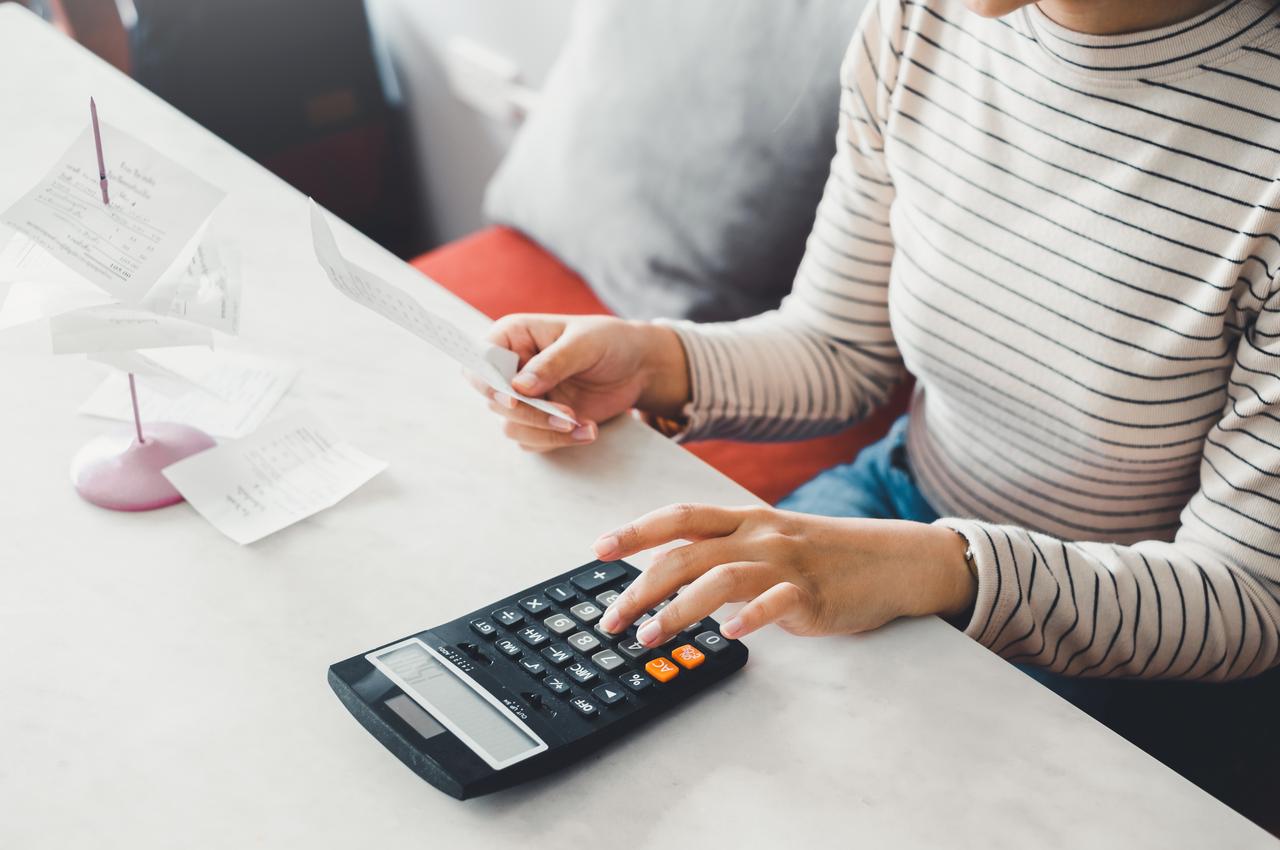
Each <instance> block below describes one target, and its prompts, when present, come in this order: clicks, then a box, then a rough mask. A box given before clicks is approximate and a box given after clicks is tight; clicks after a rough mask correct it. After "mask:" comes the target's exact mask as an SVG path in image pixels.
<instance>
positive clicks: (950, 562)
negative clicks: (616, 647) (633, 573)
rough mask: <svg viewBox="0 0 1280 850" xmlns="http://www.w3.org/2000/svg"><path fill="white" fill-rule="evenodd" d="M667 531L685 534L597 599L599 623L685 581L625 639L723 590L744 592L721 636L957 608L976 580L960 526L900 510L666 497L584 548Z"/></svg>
mask: <svg viewBox="0 0 1280 850" xmlns="http://www.w3.org/2000/svg"><path fill="white" fill-rule="evenodd" d="M676 540H688V541H692V542H689V543H687V544H685V545H682V546H677V547H675V548H673V549H670V550H668V551H665V552H662V553H660V554H659V555H657V556H656V557H655V558H654V560H653V563H652V564H651V565H650V566H649V568H648V569H647V570H645V571H644V573H643V574H642V575H641V576H640V577H639V578H637V579H636V580H635V582H634V583H633V584H632V585H631V586H630V587H628V588H627V589H626V590H624V591H623V592H622V594H621V595H620V596H619V597H618V598H617V600H615V601H614V603H613V604H612V605H610V606H609V609H608V610H607V611H606V612H605V614H604V616H603V617H602V618H601V620H600V627H601V628H603V629H605V630H606V631H609V632H613V633H615V634H617V633H619V632H621V631H623V630H625V629H626V628H627V627H628V626H629V625H630V624H631V623H632V622H634V621H635V619H636V618H637V617H639V616H640V615H642V614H644V613H645V612H647V611H649V610H650V609H651V608H653V607H654V606H655V605H657V604H658V603H659V602H660V601H662V600H663V599H666V598H668V597H670V596H671V595H672V594H673V593H675V592H676V591H677V590H678V589H679V588H681V587H685V586H686V585H687V587H685V590H684V591H683V592H681V593H680V594H679V595H678V596H676V598H675V599H674V600H672V602H671V604H669V605H667V606H666V607H665V608H663V609H662V611H661V612H659V613H658V615H657V616H655V617H654V618H653V619H651V620H648V621H647V622H645V623H644V624H643V625H642V626H641V627H640V629H639V631H638V633H637V635H636V639H637V640H639V641H640V642H641V643H643V644H644V645H645V646H649V647H654V646H659V645H661V644H662V643H665V642H666V641H667V640H669V639H670V638H671V637H672V636H673V635H675V634H677V633H679V632H680V631H681V630H682V629H684V628H685V627H687V626H688V625H690V624H692V623H695V622H697V621H698V620H701V619H702V618H704V617H706V616H708V615H710V614H711V613H712V612H714V611H715V610H716V609H717V608H719V607H720V606H721V605H723V604H724V603H726V602H747V604H746V605H745V606H743V608H742V610H741V611H739V612H738V614H737V616H735V617H733V618H732V619H731V620H729V621H728V622H726V623H725V624H724V625H723V626H722V627H721V630H720V631H721V633H722V634H723V635H724V636H725V637H727V638H740V637H742V636H743V635H746V634H750V633H751V632H753V631H755V630H756V629H759V628H760V627H761V626H764V625H767V624H768V623H777V624H778V625H779V626H781V627H782V628H783V629H785V630H786V631H788V632H791V633H792V634H797V635H824V634H842V633H846V634H847V633H854V632H864V631H869V630H871V629H875V628H879V627H880V626H882V625H884V624H885V623H887V622H889V621H890V620H893V619H895V618H897V617H906V616H921V615H925V614H941V615H943V616H957V615H959V614H961V613H963V612H964V611H966V610H967V609H968V608H969V607H970V606H971V605H972V604H973V600H974V596H975V594H976V592H977V582H976V580H975V579H974V578H973V576H972V574H971V573H970V571H969V569H968V565H967V564H966V563H965V558H964V551H965V541H964V539H963V538H962V537H961V536H960V535H958V534H956V533H955V532H954V531H952V530H951V529H949V528H946V527H944V526H937V525H925V524H923V523H918V522H907V521H904V520H876V519H849V518H835V517H821V516H811V515H809V514H798V513H792V512H790V511H782V510H778V509H776V508H761V507H748V508H721V507H715V506H712V505H688V504H685V505H671V506H669V507H665V508H660V509H659V510H656V511H653V512H652V513H649V514H646V515H645V516H643V517H641V518H640V519H638V520H636V521H635V522H633V523H630V524H629V525H626V526H624V527H623V528H621V529H619V530H617V531H614V532H611V533H608V534H605V535H602V536H601V537H600V539H599V540H597V541H596V543H595V546H594V548H595V553H596V556H597V557H599V558H600V559H601V560H606V561H609V560H617V559H619V558H625V557H627V556H629V555H633V554H635V553H636V552H640V551H643V550H645V549H651V548H653V547H654V546H660V545H662V544H664V543H670V542H672V541H676Z"/></svg>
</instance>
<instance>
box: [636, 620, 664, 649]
mask: <svg viewBox="0 0 1280 850" xmlns="http://www.w3.org/2000/svg"><path fill="white" fill-rule="evenodd" d="M660 637H662V626H660V625H658V621H657V620H649V621H648V622H646V623H645V624H644V625H643V626H641V627H640V628H639V629H637V630H636V640H638V641H640V642H641V643H642V644H644V645H645V646H657V645H658V638H660Z"/></svg>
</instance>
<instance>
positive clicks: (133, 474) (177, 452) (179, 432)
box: [71, 422, 217, 511]
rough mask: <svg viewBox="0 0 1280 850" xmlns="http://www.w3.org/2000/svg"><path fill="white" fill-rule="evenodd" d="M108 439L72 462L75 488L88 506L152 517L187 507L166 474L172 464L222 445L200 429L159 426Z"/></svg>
mask: <svg viewBox="0 0 1280 850" xmlns="http://www.w3.org/2000/svg"><path fill="white" fill-rule="evenodd" d="M142 435H143V440H142V442H139V441H138V439H137V436H136V433H135V431H134V429H133V428H129V429H127V430H126V429H121V430H119V431H117V432H114V433H110V434H103V435H102V436H100V437H95V438H94V439H92V440H90V441H89V442H87V443H85V445H84V447H83V448H81V449H80V451H79V452H77V453H76V456H75V458H74V459H72V461H71V483H72V484H73V485H75V488H76V492H77V493H79V494H80V496H81V497H82V498H84V500H85V501H87V502H91V503H93V504H95V505H97V506H99V507H102V508H110V509H111V510H113V511H151V510H155V509H156V508H164V507H168V506H169V505H176V504H177V503H178V502H181V501H182V494H181V493H179V492H178V491H177V489H176V488H174V486H173V485H172V484H170V483H169V479H167V478H165V477H164V476H163V475H161V474H160V470H162V469H164V468H165V467H166V466H168V465H169V464H171V463H176V462H178V461H180V460H182V459H183V458H184V457H189V456H190V455H193V454H197V453H198V452H202V451H204V450H205V449H211V448H213V447H214V446H215V445H217V443H216V442H215V441H214V439H213V437H210V436H209V435H208V434H206V433H205V432H203V431H201V430H199V429H198V428H192V427H191V426H189V425H179V424H177V423H174V422H153V423H150V424H148V425H144V426H143V428H142Z"/></svg>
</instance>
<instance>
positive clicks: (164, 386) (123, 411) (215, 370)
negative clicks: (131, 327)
mask: <svg viewBox="0 0 1280 850" xmlns="http://www.w3.org/2000/svg"><path fill="white" fill-rule="evenodd" d="M92 359H94V360H98V361H99V362H102V363H106V364H107V365H108V366H112V367H114V368H116V369H119V370H120V371H122V372H130V371H132V372H134V373H135V374H137V375H138V376H139V377H138V405H139V407H140V408H141V409H142V411H143V414H144V416H146V418H148V419H152V420H156V421H163V422H181V423H182V424H184V425H191V426H194V427H196V428H199V429H200V430H201V431H204V432H206V433H208V434H213V435H214V436H216V437H232V438H236V437H244V436H246V435H248V434H251V433H253V431H254V429H256V428H257V427H258V426H259V425H261V424H262V423H263V421H264V420H265V419H266V418H267V415H268V414H269V413H270V412H271V411H272V409H274V408H275V406H276V404H277V403H278V402H279V401H280V399H281V398H283V397H284V394H285V392H287V391H288V389H289V385H290V384H292V383H293V379H294V378H295V377H297V374H298V369H297V367H295V366H293V365H291V364H288V363H282V362H280V361H277V360H272V359H268V358H266V357H259V356H256V355H251V354H244V353H240V352H233V351H218V352H211V351H209V350H207V349H202V348H182V349H173V350H171V351H154V352H150V353H149V354H148V355H138V354H134V353H125V354H123V355H115V356H112V355H97V356H94V357H93V358H92ZM139 359H140V360H141V362H138V361H139ZM166 373H167V374H166ZM175 377H176V378H178V379H179V380H181V381H184V382H185V383H186V386H185V387H182V386H179V387H176V388H175V387H174V386H173V384H174V383H175V381H174V380H173V378H175ZM175 389H177V390H178V391H176V392H175ZM78 412H79V413H81V414H84V415H86V416H101V417H105V418H107V419H118V420H120V421H122V422H130V421H132V420H133V410H132V408H131V406H130V403H129V388H128V385H127V384H126V379H125V376H124V375H123V374H116V375H109V376H107V379H106V380H105V381H103V382H102V383H101V384H99V385H98V388H97V389H96V390H94V392H93V395H91V396H89V398H88V400H87V401H85V403H84V404H82V405H81V406H80V410H79V411H78Z"/></svg>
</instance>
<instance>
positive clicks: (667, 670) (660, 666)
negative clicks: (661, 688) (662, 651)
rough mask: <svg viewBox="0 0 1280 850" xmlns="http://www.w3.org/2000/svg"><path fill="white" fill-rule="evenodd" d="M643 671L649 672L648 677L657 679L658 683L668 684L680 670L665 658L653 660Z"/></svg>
mask: <svg viewBox="0 0 1280 850" xmlns="http://www.w3.org/2000/svg"><path fill="white" fill-rule="evenodd" d="M644 669H645V670H648V671H649V675H650V676H652V677H653V678H655V679H657V680H658V681H659V682H670V681H671V680H672V679H674V678H675V677H676V674H677V673H679V672H680V668H679V667H677V666H676V665H674V664H672V663H671V662H670V661H668V660H667V659H665V658H655V659H653V660H652V661H650V662H649V663H648V664H646V665H644Z"/></svg>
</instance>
